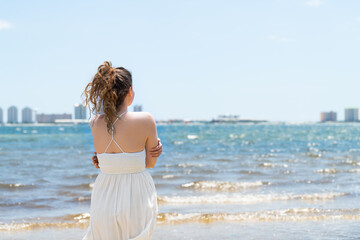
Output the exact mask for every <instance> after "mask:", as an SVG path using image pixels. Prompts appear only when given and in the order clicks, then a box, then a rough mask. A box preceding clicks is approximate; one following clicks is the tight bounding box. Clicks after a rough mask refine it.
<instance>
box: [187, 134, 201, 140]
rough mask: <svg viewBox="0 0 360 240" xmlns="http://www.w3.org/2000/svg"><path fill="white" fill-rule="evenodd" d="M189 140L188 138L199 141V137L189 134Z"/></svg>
mask: <svg viewBox="0 0 360 240" xmlns="http://www.w3.org/2000/svg"><path fill="white" fill-rule="evenodd" d="M187 138H188V139H198V138H199V136H198V135H195V134H188V135H187Z"/></svg>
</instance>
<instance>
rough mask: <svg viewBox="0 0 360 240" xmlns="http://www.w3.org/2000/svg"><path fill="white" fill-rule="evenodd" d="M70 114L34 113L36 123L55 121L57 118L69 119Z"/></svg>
mask: <svg viewBox="0 0 360 240" xmlns="http://www.w3.org/2000/svg"><path fill="white" fill-rule="evenodd" d="M71 117H72V116H71V114H67V113H64V114H44V113H40V114H36V121H37V122H38V123H55V122H56V120H58V119H71Z"/></svg>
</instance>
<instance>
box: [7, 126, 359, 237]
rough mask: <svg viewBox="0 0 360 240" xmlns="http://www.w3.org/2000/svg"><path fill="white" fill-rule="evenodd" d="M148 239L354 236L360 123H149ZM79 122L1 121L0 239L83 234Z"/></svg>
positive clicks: (88, 179)
mask: <svg viewBox="0 0 360 240" xmlns="http://www.w3.org/2000/svg"><path fill="white" fill-rule="evenodd" d="M158 135H159V137H160V138H161V141H162V144H163V153H162V155H161V156H160V157H159V158H158V160H157V163H156V166H155V167H154V168H153V169H146V171H149V173H150V174H151V175H152V177H153V179H154V182H155V186H156V189H157V194H158V204H159V215H158V218H157V226H156V228H155V232H154V234H153V239H155V240H156V239H209V238H210V239H359V238H360V196H359V194H360V155H359V153H360V124H356V123H353V124H345V123H331V124H330V123H329V124H320V123H312V124H310V123H309V124H294V123H258V124H251V123H248V124H226V123H216V124H210V123H209V124H159V125H158ZM93 152H94V148H93V143H92V135H91V131H90V127H89V125H86V124H85V125H16V126H15V125H14V126H10V125H6V126H0V168H1V175H0V239H81V237H82V236H83V234H84V233H85V231H86V228H87V226H88V222H89V210H90V209H89V208H90V195H91V190H92V186H93V183H94V181H95V178H96V176H97V174H98V173H99V169H96V168H95V167H94V166H93V165H92V160H91V158H92V154H93Z"/></svg>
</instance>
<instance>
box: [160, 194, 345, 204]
mask: <svg viewBox="0 0 360 240" xmlns="http://www.w3.org/2000/svg"><path fill="white" fill-rule="evenodd" d="M345 195H347V193H312V194H259V195H251V194H250V195H235V196H234V195H233V196H228V195H223V194H221V195H220V194H218V195H211V196H205V195H202V196H172V197H169V196H158V202H159V204H253V203H259V202H271V201H290V200H302V201H326V200H331V199H334V198H337V197H342V196H345Z"/></svg>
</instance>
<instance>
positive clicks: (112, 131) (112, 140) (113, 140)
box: [104, 110, 127, 153]
mask: <svg viewBox="0 0 360 240" xmlns="http://www.w3.org/2000/svg"><path fill="white" fill-rule="evenodd" d="M126 112H127V110H126V111H125V112H123V113H122V114H120V115H119V116H117V118H116V119H115V121H114V122H113V123H112V126H111V140H110V142H109V144H108V145H107V147H106V149H105V152H104V153H106V151H107V150H108V148H109V146H110V144H111V142H114V143H115V144H116V146H118V148H120V150H121V152H123V153H126V152H125V151H124V150H122V148H121V147H120V146H119V144H118V143H117V142H116V141H115V139H114V124H115V123H116V121H117V120H118V119H119V118H120V117H121V116H122V115H124V114H125V113H126Z"/></svg>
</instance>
